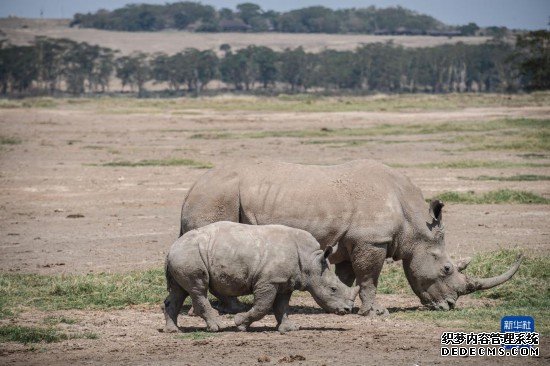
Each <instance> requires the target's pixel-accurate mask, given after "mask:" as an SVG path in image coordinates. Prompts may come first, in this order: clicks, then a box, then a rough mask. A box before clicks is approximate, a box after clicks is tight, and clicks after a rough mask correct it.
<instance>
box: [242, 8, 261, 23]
mask: <svg viewBox="0 0 550 366" xmlns="http://www.w3.org/2000/svg"><path fill="white" fill-rule="evenodd" d="M237 10H238V11H239V17H240V18H241V19H242V20H243V22H245V23H246V24H250V19H252V18H255V17H258V16H260V15H261V13H262V8H260V6H259V5H256V4H253V3H242V4H239V5H237Z"/></svg>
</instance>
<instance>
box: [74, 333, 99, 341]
mask: <svg viewBox="0 0 550 366" xmlns="http://www.w3.org/2000/svg"><path fill="white" fill-rule="evenodd" d="M71 338H86V339H99V336H98V335H97V334H96V333H94V332H84V333H76V334H74V335H71Z"/></svg>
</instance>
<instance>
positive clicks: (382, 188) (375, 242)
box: [181, 160, 521, 315]
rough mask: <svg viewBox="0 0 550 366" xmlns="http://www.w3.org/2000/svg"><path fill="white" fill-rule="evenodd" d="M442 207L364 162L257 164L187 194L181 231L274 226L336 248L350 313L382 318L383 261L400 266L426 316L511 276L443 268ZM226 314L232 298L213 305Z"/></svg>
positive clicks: (215, 175) (232, 169)
mask: <svg viewBox="0 0 550 366" xmlns="http://www.w3.org/2000/svg"><path fill="white" fill-rule="evenodd" d="M442 208H443V203H441V202H440V201H434V202H432V203H431V204H430V205H427V204H426V202H425V200H424V197H423V196H422V193H421V191H420V189H419V188H417V187H416V186H415V185H413V184H412V183H411V181H410V180H409V179H408V178H407V177H405V176H404V175H402V174H400V173H399V172H397V171H395V170H393V169H391V168H389V167H388V166H386V165H383V164H380V163H378V162H375V161H372V160H357V161H352V162H349V163H346V164H341V165H334V166H314V165H297V164H289V163H277V162H264V163H251V164H236V165H231V166H224V167H220V168H214V169H211V170H210V171H208V172H207V173H206V174H204V175H203V176H202V177H201V178H199V180H198V181H197V182H196V183H195V185H194V186H193V187H192V188H191V190H190V191H189V193H188V195H187V198H186V200H185V202H184V204H183V208H182V214H181V233H184V232H187V231H189V230H192V229H194V228H197V227H201V226H204V225H207V224H209V223H211V222H216V221H222V220H223V221H234V222H242V223H248V224H254V225H265V224H281V225H286V226H290V227H295V228H299V229H302V230H305V231H308V232H309V233H311V234H312V235H313V236H314V237H315V239H317V240H318V241H319V243H320V244H321V248H326V247H327V246H332V245H334V244H336V243H339V245H338V250H336V252H335V253H333V254H332V255H331V256H330V258H329V260H330V262H331V263H335V264H336V274H337V275H338V277H339V278H340V279H341V280H342V281H343V282H344V283H346V284H347V285H351V284H352V283H353V281H354V280H356V281H357V284H358V285H359V286H360V287H361V291H360V293H359V296H360V298H361V301H362V305H361V308H360V309H359V314H361V315H385V314H387V310H386V309H385V308H384V307H382V306H380V305H378V304H377V303H376V302H375V295H376V287H377V285H378V276H379V274H380V271H381V270H382V265H383V264H384V261H385V259H386V258H393V259H394V260H402V263H403V268H404V270H405V274H406V276H407V279H408V281H409V284H410V286H411V287H412V289H413V291H414V292H415V294H416V295H417V296H418V297H419V298H420V300H421V302H422V303H423V304H425V305H426V306H428V307H429V308H431V309H440V310H448V309H450V308H453V307H454V305H455V302H456V300H457V299H458V297H459V296H460V295H464V294H467V293H471V292H473V291H476V290H481V289H487V288H491V287H494V286H497V285H499V284H501V283H503V282H505V281H507V280H508V279H510V278H511V277H512V276H513V275H514V273H515V272H516V271H517V269H518V267H519V265H520V262H521V258H518V259H517V261H516V262H515V263H514V264H513V265H512V267H511V268H510V269H509V270H508V271H507V272H506V273H505V274H503V275H501V276H497V277H493V278H488V279H477V278H471V277H468V276H466V275H464V274H462V273H461V271H462V270H463V269H464V268H466V266H467V264H468V260H465V261H461V262H459V263H453V262H452V261H451V259H450V257H449V255H448V254H447V252H446V250H445V240H444V237H445V235H444V228H443V224H442V215H441V214H442ZM221 300H222V301H224V302H225V303H227V304H228V307H229V310H231V308H238V304H236V303H235V301H234V299H231V298H223V297H222V298H221Z"/></svg>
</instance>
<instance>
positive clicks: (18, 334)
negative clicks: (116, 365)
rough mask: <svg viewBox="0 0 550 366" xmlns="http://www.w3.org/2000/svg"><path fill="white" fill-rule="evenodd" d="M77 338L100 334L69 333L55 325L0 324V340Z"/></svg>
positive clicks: (88, 337) (48, 341)
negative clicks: (54, 326)
mask: <svg viewBox="0 0 550 366" xmlns="http://www.w3.org/2000/svg"><path fill="white" fill-rule="evenodd" d="M70 324H72V323H70ZM76 338H85V339H98V338H99V336H98V335H97V334H96V333H93V332H82V333H71V334H67V333H64V332H60V331H59V330H57V329H55V328H53V327H47V328H43V327H27V326H20V325H2V326H0V342H18V343H23V344H27V343H39V342H46V343H53V342H61V341H64V340H67V339H76Z"/></svg>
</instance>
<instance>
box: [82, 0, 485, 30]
mask: <svg viewBox="0 0 550 366" xmlns="http://www.w3.org/2000/svg"><path fill="white" fill-rule="evenodd" d="M71 26H78V27H83V28H96V29H103V30H117V31H160V30H163V29H179V30H187V31H196V32H269V31H272V32H285V33H357V34H377V35H440V36H457V35H475V33H476V32H477V31H478V30H479V27H477V25H475V24H474V23H470V24H468V25H466V26H462V27H452V26H449V25H446V24H444V23H442V22H440V21H439V20H437V19H435V18H433V17H431V16H429V15H425V14H420V13H417V12H414V11H412V10H409V9H405V8H402V7H399V6H398V7H389V8H376V7H374V6H370V7H368V8H360V9H356V8H352V9H340V10H332V9H329V8H325V7H322V6H312V7H306V8H301V9H296V10H291V11H288V12H276V11H273V10H264V9H262V8H261V7H260V6H259V5H256V4H253V3H244V4H239V5H237V7H236V9H235V10H232V9H228V8H222V9H215V8H214V7H212V6H210V5H203V4H200V3H196V2H177V3H171V4H165V5H149V4H131V5H126V6H125V7H123V8H119V9H115V10H113V11H108V10H99V11H97V12H96V13H88V14H75V16H74V18H73V20H72V22H71Z"/></svg>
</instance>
